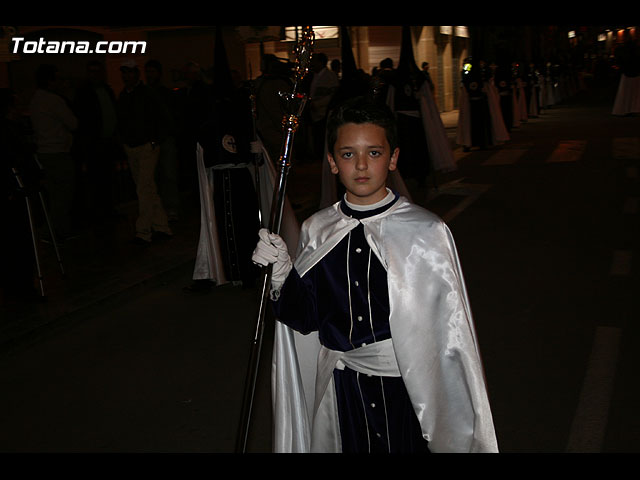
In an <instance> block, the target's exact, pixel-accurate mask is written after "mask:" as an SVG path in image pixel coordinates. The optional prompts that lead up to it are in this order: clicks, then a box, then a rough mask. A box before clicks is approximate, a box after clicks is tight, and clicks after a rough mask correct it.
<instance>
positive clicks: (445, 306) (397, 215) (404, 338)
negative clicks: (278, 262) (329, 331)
mask: <svg viewBox="0 0 640 480" xmlns="http://www.w3.org/2000/svg"><path fill="white" fill-rule="evenodd" d="M359 222H362V224H363V225H364V232H365V237H366V239H367V243H368V244H369V246H370V247H371V249H372V251H373V253H374V254H375V255H376V256H377V257H378V259H379V260H380V262H381V263H382V265H383V266H384V268H385V269H386V272H387V279H388V293H389V306H390V317H389V323H390V326H391V344H392V345H391V351H389V350H386V349H382V350H381V351H384V352H385V353H386V354H391V355H393V356H395V360H396V362H397V369H398V370H399V372H400V374H401V376H402V378H403V381H404V383H405V385H406V388H407V391H408V394H409V397H410V399H411V403H412V405H413V407H414V410H415V413H416V416H417V418H418V421H419V423H420V426H421V429H422V434H423V437H424V438H425V439H426V440H428V441H429V449H430V450H431V451H432V452H435V453H439V452H497V451H498V445H497V440H496V436H495V430H494V426H493V418H492V414H491V409H490V405H489V400H488V395H487V390H486V385H485V378H484V371H483V366H482V362H481V358H480V352H479V350H478V342H477V339H476V334H475V327H474V324H473V320H472V316H471V310H470V306H469V300H468V298H467V293H466V287H465V284H464V279H463V276H462V271H461V268H460V264H459V260H458V255H457V251H456V248H455V244H454V241H453V238H452V236H451V233H450V231H449V229H448V227H447V226H446V225H445V223H444V222H443V221H442V220H441V219H439V218H438V217H437V216H436V215H434V214H432V213H431V212H428V211H427V210H425V209H423V208H421V207H419V206H416V205H414V204H411V203H410V202H408V201H407V200H406V199H405V198H400V199H399V200H398V201H397V202H396V203H395V204H394V205H393V206H392V207H390V208H389V209H388V210H386V211H384V212H383V213H380V214H378V215H374V216H372V217H368V218H365V219H362V220H356V219H354V218H352V217H349V216H347V215H346V214H344V213H343V212H342V211H341V209H340V207H339V203H336V204H335V205H333V206H331V207H329V208H326V209H324V210H322V211H320V212H318V213H317V214H315V215H313V216H312V217H310V218H309V219H307V220H306V221H305V222H304V223H303V225H302V229H301V233H300V245H299V248H298V254H297V256H296V257H295V260H294V266H295V269H296V271H297V272H298V274H299V275H300V276H301V277H304V275H305V274H306V273H307V272H309V270H310V269H311V268H312V267H313V266H314V265H316V264H317V263H318V262H319V261H320V260H321V259H322V258H323V257H324V256H325V255H326V254H327V253H328V252H329V251H331V249H332V248H333V247H335V246H336V245H337V244H338V243H339V242H340V240H342V239H343V238H344V237H345V236H346V235H347V234H348V233H349V231H350V230H352V229H353V228H355V227H356V226H358V224H359ZM380 343H382V342H380ZM372 345H374V346H375V345H376V343H374V344H372ZM385 346H386V347H388V346H389V344H388V343H387V344H385ZM367 347H369V346H367ZM367 347H362V348H363V349H366V348H367ZM358 350H359V349H356V350H354V351H350V352H347V353H356V355H357V353H358V352H357V351H358ZM319 354H320V355H319ZM339 355H340V354H339V353H337V354H336V352H333V351H327V350H326V349H321V345H320V343H319V341H318V335H317V332H314V333H310V334H309V335H301V334H299V333H297V332H295V331H294V330H292V329H291V328H289V327H287V326H286V325H284V324H282V323H281V322H279V321H277V322H276V332H275V343H274V350H273V370H272V395H273V415H274V451H275V452H298V453H302V452H340V451H341V443H340V429H339V424H338V414H337V410H336V404H335V390H334V386H333V377H332V375H331V372H332V371H333V367H334V366H335V362H336V360H337V358H336V356H339Z"/></svg>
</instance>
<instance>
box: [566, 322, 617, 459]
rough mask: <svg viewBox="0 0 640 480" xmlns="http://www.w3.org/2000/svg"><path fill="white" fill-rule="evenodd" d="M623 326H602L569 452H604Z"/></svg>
mask: <svg viewBox="0 0 640 480" xmlns="http://www.w3.org/2000/svg"><path fill="white" fill-rule="evenodd" d="M619 344H620V329H619V328H614V327H598V328H597V329H596V333H595V337H594V340H593V345H592V347H591V356H590V357H589V362H588V364H587V369H586V372H585V378H584V381H583V383H582V390H581V391H580V397H579V400H578V407H577V409H576V414H575V416H574V418H573V423H572V425H571V431H570V432H569V441H568V444H567V452H570V453H600V452H601V451H602V445H603V443H604V436H605V431H606V428H607V421H608V417H609V406H610V403H611V396H612V393H613V383H614V377H615V371H616V363H617V360H618V350H619Z"/></svg>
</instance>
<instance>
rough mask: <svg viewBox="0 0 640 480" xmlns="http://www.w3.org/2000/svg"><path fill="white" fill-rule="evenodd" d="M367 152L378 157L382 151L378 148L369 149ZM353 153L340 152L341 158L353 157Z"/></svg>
mask: <svg viewBox="0 0 640 480" xmlns="http://www.w3.org/2000/svg"><path fill="white" fill-rule="evenodd" d="M367 153H368V154H369V156H370V157H379V156H380V155H382V152H381V151H380V150H370V151H369V152H367ZM353 156H354V153H353V152H344V153H343V154H342V158H346V159H349V158H353Z"/></svg>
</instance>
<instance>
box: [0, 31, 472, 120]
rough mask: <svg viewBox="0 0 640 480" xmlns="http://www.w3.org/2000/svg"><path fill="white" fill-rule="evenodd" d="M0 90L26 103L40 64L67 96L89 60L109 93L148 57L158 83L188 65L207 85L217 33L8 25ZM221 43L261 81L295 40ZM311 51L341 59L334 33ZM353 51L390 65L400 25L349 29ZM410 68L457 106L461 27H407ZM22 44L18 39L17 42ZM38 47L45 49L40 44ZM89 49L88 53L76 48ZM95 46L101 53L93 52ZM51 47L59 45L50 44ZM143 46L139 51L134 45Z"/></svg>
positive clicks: (235, 63)
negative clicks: (267, 63) (156, 66)
mask: <svg viewBox="0 0 640 480" xmlns="http://www.w3.org/2000/svg"><path fill="white" fill-rule="evenodd" d="M1 28H2V33H3V34H2V37H1V38H0V88H11V89H13V90H14V92H16V94H17V95H18V97H19V98H20V99H22V101H23V102H24V103H25V104H28V102H29V99H30V97H31V95H32V94H33V92H34V91H35V79H34V73H35V71H36V68H37V67H38V65H39V64H41V63H52V64H55V65H57V66H58V69H59V71H60V73H61V75H62V76H63V78H64V79H65V80H66V82H67V85H68V89H69V95H70V96H72V95H73V90H74V88H75V86H77V85H78V84H79V83H80V82H81V81H82V80H83V79H84V78H85V69H86V65H87V62H88V61H89V60H95V59H98V60H102V61H103V62H104V64H105V66H106V69H107V78H108V83H109V84H110V85H111V87H112V88H113V89H114V91H115V92H119V91H120V90H121V89H122V79H121V76H120V71H119V67H120V64H121V62H122V60H123V59H125V58H133V59H135V60H136V61H137V62H138V64H139V65H140V66H143V65H144V63H145V62H146V61H147V60H149V59H155V60H158V61H160V62H161V64H162V65H163V68H164V78H163V80H164V83H165V85H167V86H168V87H171V88H179V87H181V86H182V85H183V84H184V82H183V76H182V72H183V67H184V66H185V65H186V64H187V63H188V62H195V63H197V64H199V65H200V67H201V70H202V73H203V78H204V80H205V81H211V73H212V67H213V61H214V53H213V52H214V44H215V34H216V27H214V26H211V27H206V26H197V27H194V26H160V27H158V26H47V27H42V26H14V27H1ZM220 28H222V29H223V38H224V41H225V47H226V50H227V54H228V59H229V64H230V67H231V69H233V70H234V71H235V72H234V73H235V74H237V76H238V78H239V79H250V78H256V77H257V76H258V75H260V56H261V54H262V53H273V54H275V55H277V56H278V57H282V58H289V59H290V58H291V56H292V49H293V45H294V44H295V34H294V35H293V36H291V30H287V29H286V28H285V27H280V26H264V27H258V26H223V27H220ZM317 29H318V35H316V45H315V49H316V51H322V52H324V53H326V54H327V56H328V57H329V60H330V61H331V60H333V59H336V58H337V59H340V48H341V44H340V42H341V40H342V39H341V38H340V36H339V35H335V34H331V33H327V32H330V31H331V29H333V32H334V33H335V32H336V31H337V30H339V29H338V28H337V27H317ZM349 32H350V36H351V43H352V50H353V53H354V58H355V60H356V63H357V67H358V68H360V69H362V70H364V71H365V72H366V73H372V71H373V69H374V67H377V66H378V65H379V63H380V60H382V59H384V58H391V59H392V60H393V61H394V65H397V62H398V60H399V58H400V44H401V32H402V27H401V26H386V25H385V26H357V27H349ZM411 32H412V39H413V48H414V56H415V60H416V64H417V65H418V66H420V65H421V64H422V62H428V63H429V65H430V74H431V77H432V79H433V81H434V85H435V94H436V98H437V102H438V107H439V108H440V110H441V111H449V110H454V109H456V108H457V93H458V88H459V80H460V70H461V68H462V62H463V60H464V58H465V57H466V56H468V52H469V44H470V38H469V35H468V32H467V29H466V27H452V26H448V27H442V26H413V27H411ZM20 39H22V40H20ZM43 42H44V43H43ZM55 42H58V44H60V43H62V42H67V43H72V44H73V42H75V45H76V51H70V48H67V49H66V50H60V49H57V50H56V49H55V48H53V47H52V46H53V45H54V44H56V43H55ZM83 42H84V43H87V42H88V43H89V44H90V45H91V49H92V50H93V51H92V52H91V53H89V52H88V51H82V52H80V50H79V49H78V47H77V46H78V45H79V44H81V43H83ZM98 42H101V43H103V44H105V42H106V44H105V45H107V46H106V47H105V48H107V49H108V50H107V51H106V52H102V53H100V52H96V51H95V49H94V48H93V47H94V46H95V45H97V44H98ZM124 42H130V43H135V42H138V43H137V45H138V48H137V49H136V50H132V49H128V50H125V49H123V48H122V44H123V43H124ZM56 45H57V44H56ZM141 45H144V49H142V48H141V47H140V46H141Z"/></svg>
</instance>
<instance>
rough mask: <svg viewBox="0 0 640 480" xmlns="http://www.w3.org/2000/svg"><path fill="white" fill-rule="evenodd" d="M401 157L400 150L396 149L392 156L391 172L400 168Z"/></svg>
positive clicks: (390, 162)
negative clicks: (399, 158) (399, 160)
mask: <svg viewBox="0 0 640 480" xmlns="http://www.w3.org/2000/svg"><path fill="white" fill-rule="evenodd" d="M399 155H400V149H399V148H398V147H396V149H395V150H394V151H393V154H392V155H391V160H390V161H389V170H390V171H393V170H395V169H396V168H398V156H399Z"/></svg>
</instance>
